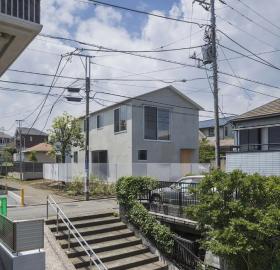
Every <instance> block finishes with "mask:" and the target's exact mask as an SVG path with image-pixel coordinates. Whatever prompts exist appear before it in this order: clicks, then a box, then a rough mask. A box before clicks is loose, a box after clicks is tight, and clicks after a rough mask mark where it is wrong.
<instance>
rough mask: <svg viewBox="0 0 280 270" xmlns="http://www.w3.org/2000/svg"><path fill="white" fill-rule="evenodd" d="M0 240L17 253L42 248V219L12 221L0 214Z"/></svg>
mask: <svg viewBox="0 0 280 270" xmlns="http://www.w3.org/2000/svg"><path fill="white" fill-rule="evenodd" d="M0 240H1V241H2V243H3V244H4V245H5V246H6V247H7V248H9V249H10V250H11V251H12V252H17V253H18V252H22V251H30V250H36V249H41V248H44V221H43V220H42V219H38V220H23V221H12V220H10V219H9V218H7V217H5V216H3V215H0Z"/></svg>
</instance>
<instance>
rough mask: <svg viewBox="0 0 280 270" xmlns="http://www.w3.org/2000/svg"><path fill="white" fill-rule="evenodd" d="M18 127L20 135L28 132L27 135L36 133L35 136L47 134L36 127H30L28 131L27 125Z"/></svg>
mask: <svg viewBox="0 0 280 270" xmlns="http://www.w3.org/2000/svg"><path fill="white" fill-rule="evenodd" d="M20 129H21V134H22V135H27V134H28V135H34V136H36V135H37V136H39V135H41V136H48V134H47V133H45V132H43V131H41V130H38V129H36V128H31V129H30V131H29V128H28V127H22V128H20ZM17 130H19V128H17ZM28 131H29V132H28Z"/></svg>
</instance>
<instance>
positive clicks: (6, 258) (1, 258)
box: [0, 243, 45, 270]
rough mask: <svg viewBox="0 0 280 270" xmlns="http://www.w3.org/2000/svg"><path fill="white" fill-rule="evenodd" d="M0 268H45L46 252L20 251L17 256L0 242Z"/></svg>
mask: <svg viewBox="0 0 280 270" xmlns="http://www.w3.org/2000/svg"><path fill="white" fill-rule="evenodd" d="M0 269H1V270H2V269H3V270H30V269H36V270H45V252H44V251H41V252H39V251H37V250H36V251H28V252H20V253H19V254H18V255H17V256H16V255H15V254H13V253H11V252H10V251H9V250H8V249H7V248H6V247H5V246H4V245H3V244H2V243H0Z"/></svg>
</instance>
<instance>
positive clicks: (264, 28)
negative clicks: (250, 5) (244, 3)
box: [225, 3, 280, 38]
mask: <svg viewBox="0 0 280 270" xmlns="http://www.w3.org/2000/svg"><path fill="white" fill-rule="evenodd" d="M225 5H227V6H228V7H229V8H230V9H231V10H233V11H235V12H236V13H237V14H239V15H240V16H242V17H243V18H245V19H246V20H248V21H249V22H251V23H253V24H255V25H257V26H258V27H260V28H261V29H263V30H264V31H266V32H268V33H270V34H272V35H274V36H276V37H278V38H279V37H280V35H278V34H276V33H274V32H273V31H271V30H270V29H269V28H267V27H265V26H263V25H262V24H260V23H258V22H256V21H254V20H253V19H251V18H250V17H248V16H247V15H244V14H243V13H242V12H240V11H239V10H237V9H235V8H234V7H233V6H231V5H229V4H228V3H225Z"/></svg>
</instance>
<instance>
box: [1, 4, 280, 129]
mask: <svg viewBox="0 0 280 270" xmlns="http://www.w3.org/2000/svg"><path fill="white" fill-rule="evenodd" d="M106 1H107V2H108V3H112V4H115V5H121V6H125V7H128V8H135V9H139V10H143V11H146V12H150V13H154V14H159V15H165V16H170V17H174V18H178V19H182V20H188V21H192V22H196V23H198V24H200V26H199V25H195V24H188V23H184V22H178V21H170V20H165V19H161V18H155V17H152V16H147V15H143V14H137V13H133V12H129V11H123V10H120V9H116V8H111V7H104V6H101V5H95V4H93V3H90V2H88V1H87V0H42V1H41V23H42V25H43V29H42V32H41V33H42V34H46V35H54V36H60V37H67V38H71V39H76V40H79V41H82V42H86V43H91V44H96V45H98V46H104V47H109V48H112V49H117V50H154V49H159V48H164V49H173V48H183V47H191V46H200V45H203V44H205V41H204V40H203V37H204V30H205V27H201V25H202V24H208V23H209V18H210V15H209V12H208V11H206V10H204V9H203V8H202V7H201V6H200V5H199V4H198V3H194V4H192V2H193V1H191V0H176V1H175V0H164V1H162V0H153V1H152V0H140V1H138V0H134V1H129V0H106ZM216 2H217V5H216V7H217V10H216V12H217V28H218V32H217V38H218V43H219V46H218V66H219V70H220V71H221V72H224V73H230V74H232V75H234V76H236V75H237V76H239V77H244V78H248V79H250V80H257V81H259V82H262V83H266V84H270V85H273V86H277V87H278V86H279V87H280V82H279V70H278V69H277V67H278V65H279V66H280V64H279V63H280V61H279V60H280V52H278V51H277V50H278V49H280V23H279V19H278V18H279V15H278V10H279V8H276V7H277V6H279V2H278V1H277V0H271V1H270V5H267V3H265V2H266V1H262V0H240V1H239V0H238V1H235V0H226V3H227V4H228V5H224V4H222V3H221V2H219V1H216ZM231 7H232V8H233V9H232V8H231ZM252 8H253V10H252ZM260 15H261V16H260ZM223 33H225V34H226V35H227V36H228V37H229V38H230V39H229V38H227V37H226V36H225V35H224V34H223ZM237 44H240V45H241V46H242V47H241V46H239V45H237ZM222 46H224V47H222ZM225 47H226V48H225ZM76 48H80V49H81V48H90V47H87V46H82V45H80V44H77V43H74V42H65V41H60V40H55V39H49V38H46V37H43V36H40V35H39V36H37V37H36V38H35V39H34V40H33V41H32V43H31V44H30V45H29V46H28V48H26V50H25V51H24V52H23V53H22V54H21V55H20V57H19V58H18V59H17V60H16V61H15V62H14V63H13V65H12V66H11V67H10V69H17V70H25V71H35V72H40V73H48V74H55V72H56V69H57V66H58V63H59V61H60V59H61V55H62V54H65V53H69V52H73V51H74V50H75V49H76ZM228 48H229V49H231V50H235V51H238V52H240V53H242V54H244V55H248V54H249V53H248V51H246V49H248V50H250V51H251V52H253V53H257V54H258V53H263V52H270V51H275V50H276V52H273V53H265V54H261V55H260V56H259V57H262V58H263V59H264V60H265V61H267V62H269V63H270V64H273V65H274V67H271V65H270V66H267V65H264V64H261V63H257V62H255V61H253V60H251V59H248V58H246V57H240V55H239V54H236V53H234V52H232V51H231V50H229V49H228ZM194 53H195V54H196V56H197V57H198V58H201V57H202V56H201V50H200V48H196V49H187V50H180V51H172V52H153V53H142V54H145V55H149V56H152V57H156V58H161V59H166V60H171V61H177V62H180V63H184V64H189V65H193V66H195V67H183V66H182V65H178V64H174V63H166V62H163V61H156V60H152V59H145V58H141V57H136V56H132V55H127V54H122V53H116V52H110V53H109V52H88V54H90V55H92V56H94V57H93V58H92V64H91V77H92V79H105V80H102V81H100V80H99V81H93V82H92V84H91V90H92V95H94V94H95V98H96V101H92V102H91V104H90V110H91V111H95V110H97V109H100V108H102V107H104V106H107V105H111V104H113V103H114V102H117V101H120V100H121V98H118V97H116V96H113V95H108V94H106V95H105V94H101V93H100V92H107V93H111V94H119V95H125V96H136V95H139V94H143V93H146V92H149V91H152V90H155V89H157V88H160V87H164V86H167V85H169V84H172V85H173V86H174V87H176V88H177V89H179V90H180V91H182V92H183V93H184V94H185V95H187V96H188V97H190V98H191V99H193V100H194V101H195V102H197V103H198V104H200V105H201V106H202V107H203V108H204V109H205V110H206V111H212V110H213V94H212V92H211V89H210V87H209V81H208V80H207V74H206V72H205V70H203V69H199V68H197V65H198V64H199V63H198V61H197V60H194V59H192V58H190V57H191V56H192V55H194ZM251 57H254V58H255V56H251ZM81 60H82V59H80V58H79V57H77V56H73V57H72V58H71V59H70V58H66V57H64V58H63V59H62V62H61V65H60V66H59V72H61V75H62V76H71V77H74V78H84V76H85V70H84V66H83V63H82V61H81ZM258 60H260V61H263V60H261V59H258ZM207 68H211V66H210V65H208V66H207ZM139 73H140V74H139ZM143 73H145V74H143ZM137 74H138V75H137ZM208 75H209V76H211V71H209V72H208ZM234 76H233V77H230V76H226V75H223V74H219V105H220V108H221V110H222V111H223V112H225V113H231V114H241V113H244V112H246V111H248V110H250V109H253V108H255V107H257V106H260V105H262V104H264V103H266V102H269V101H271V100H273V99H275V98H276V97H280V93H278V92H279V89H277V88H272V87H269V86H268V85H266V86H264V85H261V84H256V83H253V82H249V81H246V80H242V79H238V78H235V77H234ZM112 78H114V79H116V78H118V79H130V80H131V81H115V80H107V79H112ZM194 78H202V79H200V80H193V81H192V79H194ZM1 79H2V80H10V81H22V82H29V83H37V84H45V85H50V84H51V82H52V78H51V77H46V76H39V75H30V74H24V73H16V72H13V71H11V70H8V71H6V73H5V74H4V75H3V76H2V77H1ZM137 80H138V81H137ZM151 80H153V81H151ZM182 80H187V81H186V82H178V81H182ZM188 80H190V81H188ZM210 81H211V77H210ZM226 83H229V84H234V85H237V86H239V87H241V88H248V89H251V90H254V91H258V92H261V93H264V94H266V95H271V96H273V97H269V96H266V95H261V94H259V93H255V92H250V91H245V90H244V89H240V88H237V87H234V86H231V85H228V84H226ZM70 84H71V85H73V86H77V87H83V86H84V80H79V81H76V80H74V79H64V78H58V79H57V80H56V84H55V85H56V86H69V85H70ZM1 87H2V88H3V87H9V88H17V89H24V90H32V91H37V92H42V93H46V92H47V91H48V90H49V89H48V88H46V87H45V88H44V87H39V86H37V87H33V86H20V85H15V84H11V83H4V82H0V115H1V116H2V117H1V120H0V128H1V127H3V128H4V129H5V130H6V132H7V133H9V134H13V133H14V130H15V127H16V124H15V120H17V119H25V122H24V124H23V125H24V126H27V127H30V126H31V125H32V124H33V122H34V120H35V119H36V117H37V115H38V112H39V104H40V103H41V102H42V101H43V99H44V96H41V95H33V94H27V93H18V92H12V91H3V90H1ZM62 91H63V89H52V90H51V93H52V94H61V93H62ZM65 94H66V93H65ZM81 95H82V96H83V92H81ZM56 99H57V97H53V96H50V97H48V99H47V102H46V104H45V106H44V107H43V110H42V113H41V114H40V116H39V118H38V120H37V121H36V122H35V125H34V127H36V128H38V129H43V128H44V130H45V131H47V130H48V129H49V128H50V126H51V123H52V120H53V119H54V117H56V116H59V115H61V114H62V113H63V112H68V113H70V114H73V115H74V116H80V115H82V114H84V113H85V104H84V103H83V102H82V103H69V102H67V101H66V100H65V99H64V98H61V99H60V100H59V101H58V102H57V103H55V101H56ZM54 104H55V105H54ZM53 105H54V106H53ZM36 108H38V109H37V110H35V109H36ZM51 108H52V109H51ZM206 111H201V112H200V120H205V119H209V118H212V117H213V113H211V112H206ZM47 120H48V121H47Z"/></svg>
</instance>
